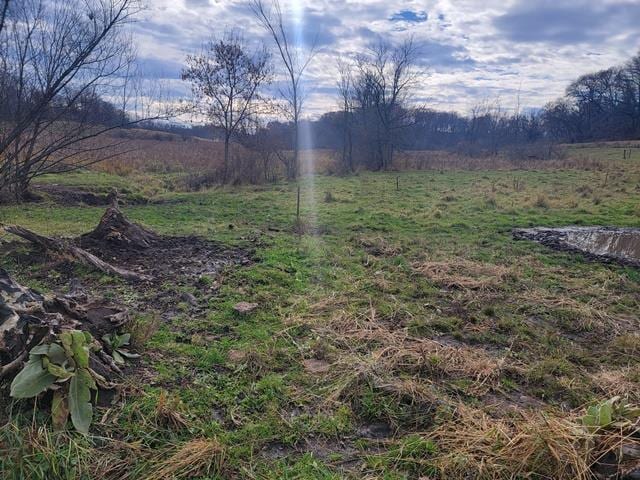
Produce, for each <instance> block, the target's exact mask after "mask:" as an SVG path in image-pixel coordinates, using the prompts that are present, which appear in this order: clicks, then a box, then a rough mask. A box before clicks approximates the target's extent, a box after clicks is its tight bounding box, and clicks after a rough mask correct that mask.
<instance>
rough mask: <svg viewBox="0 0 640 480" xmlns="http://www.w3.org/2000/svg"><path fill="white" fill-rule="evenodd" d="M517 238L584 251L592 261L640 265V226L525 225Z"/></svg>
mask: <svg viewBox="0 0 640 480" xmlns="http://www.w3.org/2000/svg"><path fill="white" fill-rule="evenodd" d="M513 237H514V238H515V239H516V240H533V241H535V242H538V243H540V244H542V245H545V246H547V247H549V248H552V249H554V250H558V251H565V252H577V253H582V254H583V255H585V257H587V258H588V259H590V260H596V261H600V262H605V263H609V262H615V263H619V264H622V265H630V266H634V267H640V228H614V227H573V226H572V227H561V228H544V227H538V228H522V229H516V230H514V231H513Z"/></svg>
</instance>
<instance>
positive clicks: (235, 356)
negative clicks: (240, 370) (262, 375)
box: [227, 350, 247, 363]
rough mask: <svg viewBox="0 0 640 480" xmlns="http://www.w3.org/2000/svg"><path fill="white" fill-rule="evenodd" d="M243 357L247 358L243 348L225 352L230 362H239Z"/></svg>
mask: <svg viewBox="0 0 640 480" xmlns="http://www.w3.org/2000/svg"><path fill="white" fill-rule="evenodd" d="M245 358H247V353H246V352H245V351H243V350H229V353H228V354H227V359H228V360H229V361H230V362H231V363H241V362H243V361H244V359H245Z"/></svg>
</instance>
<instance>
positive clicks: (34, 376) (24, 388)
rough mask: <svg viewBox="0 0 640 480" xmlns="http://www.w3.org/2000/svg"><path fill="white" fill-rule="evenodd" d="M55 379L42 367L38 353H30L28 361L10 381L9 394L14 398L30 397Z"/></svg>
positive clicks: (42, 390) (40, 391)
mask: <svg viewBox="0 0 640 480" xmlns="http://www.w3.org/2000/svg"><path fill="white" fill-rule="evenodd" d="M55 381H56V377H55V376H53V375H51V374H50V373H49V372H48V371H47V370H45V369H44V368H43V367H42V358H41V357H40V356H38V355H30V356H29V361H28V362H27V364H26V365H25V367H24V368H23V369H22V371H21V372H20V373H19V374H18V375H16V378H14V379H13V382H11V396H12V397H14V398H31V397H35V396H36V395H38V394H40V393H42V392H44V391H45V390H46V389H47V388H49V386H51V385H52V384H53V382H55Z"/></svg>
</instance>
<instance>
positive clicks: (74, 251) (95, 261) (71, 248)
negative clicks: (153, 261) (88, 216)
mask: <svg viewBox="0 0 640 480" xmlns="http://www.w3.org/2000/svg"><path fill="white" fill-rule="evenodd" d="M0 228H1V229H3V230H4V231H5V232H7V233H10V234H12V235H16V236H18V237H20V238H23V239H25V240H27V241H29V242H31V243H35V244H36V245H39V246H40V247H42V248H43V249H45V250H48V251H52V252H55V253H57V254H59V255H62V256H67V257H70V258H72V259H74V260H76V261H79V262H80V263H82V264H84V265H89V266H91V267H94V268H96V269H98V270H100V271H101V272H104V273H108V274H113V275H118V276H120V277H123V278H125V279H127V280H133V281H138V282H139V281H148V280H151V277H149V276H147V275H142V274H139V273H135V272H132V271H130V270H126V269H124V268H120V267H116V266H114V265H111V264H110V263H107V262H105V261H103V260H100V259H99V258H98V257H96V256H95V255H93V254H92V253H89V252H88V251H86V250H84V249H82V248H80V247H77V246H75V245H73V244H72V243H70V242H68V241H65V240H62V239H57V238H50V237H45V236H42V235H39V234H37V233H35V232H32V231H31V230H28V229H26V228H24V227H20V226H18V225H3V224H0Z"/></svg>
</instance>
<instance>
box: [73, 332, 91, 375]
mask: <svg viewBox="0 0 640 480" xmlns="http://www.w3.org/2000/svg"><path fill="white" fill-rule="evenodd" d="M71 337H72V338H73V343H72V345H71V348H72V349H73V358H74V360H75V361H76V366H77V367H78V368H89V346H88V344H87V338H86V337H85V336H84V333H83V332H81V331H80V330H74V331H72V332H71Z"/></svg>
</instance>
